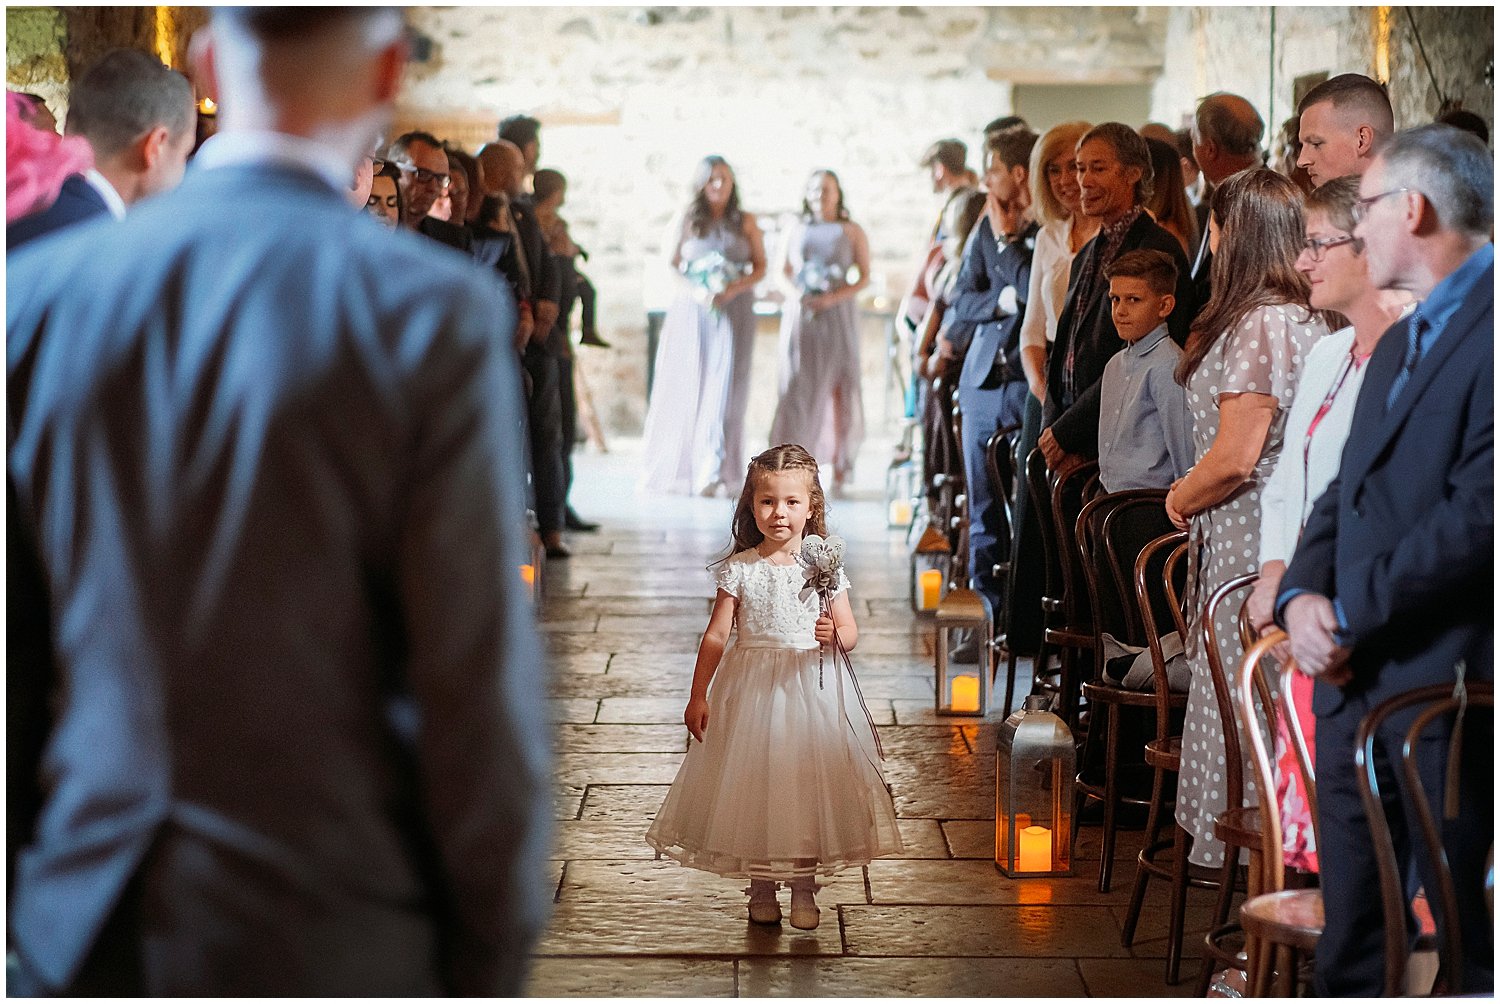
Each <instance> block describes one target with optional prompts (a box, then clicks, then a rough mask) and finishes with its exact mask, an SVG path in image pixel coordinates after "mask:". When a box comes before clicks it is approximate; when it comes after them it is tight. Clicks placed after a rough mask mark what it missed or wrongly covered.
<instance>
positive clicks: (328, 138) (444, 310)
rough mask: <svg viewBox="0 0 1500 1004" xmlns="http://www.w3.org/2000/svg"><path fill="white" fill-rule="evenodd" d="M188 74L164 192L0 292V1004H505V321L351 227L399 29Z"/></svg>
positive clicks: (531, 880) (534, 726) (522, 789)
mask: <svg viewBox="0 0 1500 1004" xmlns="http://www.w3.org/2000/svg"><path fill="white" fill-rule="evenodd" d="M195 50H196V51H197V57H198V59H199V65H200V69H199V74H198V79H199V80H200V81H203V82H206V83H207V84H208V86H209V87H210V88H211V93H213V95H214V97H216V98H217V99H218V100H219V104H220V108H221V109H222V111H221V113H220V116H221V128H220V131H219V134H218V135H217V136H216V137H214V138H213V139H211V140H210V141H209V142H208V143H206V144H205V145H204V147H203V149H202V150H201V151H200V153H199V155H198V158H197V159H196V161H195V164H194V167H193V170H192V171H191V172H190V174H189V177H188V178H187V180H186V181H185V182H184V183H183V185H182V186H181V187H180V188H179V189H178V190H177V191H176V192H174V193H172V194H170V195H166V196H163V197H161V198H160V199H156V200H152V201H151V202H149V203H146V204H144V205H142V206H141V207H139V208H138V209H137V210H136V211H135V212H134V213H133V214H132V215H131V216H130V217H129V218H127V219H126V220H125V221H123V222H119V223H114V222H110V223H108V224H104V225H96V224H84V225H81V226H79V227H78V228H76V230H75V232H73V233H72V234H67V235H62V236H60V237H59V238H58V239H57V240H55V241H53V242H49V245H48V247H47V249H46V250H47V253H46V255H45V256H41V255H39V254H38V255H33V254H32V253H31V252H30V251H29V250H25V249H23V250H22V251H21V252H18V253H17V254H16V255H14V256H12V258H11V261H10V262H9V275H8V294H9V295H8V299H7V304H6V310H7V324H8V344H7V349H8V357H7V361H8V374H9V385H8V386H9V392H10V394H9V414H8V419H9V422H8V431H9V455H8V474H9V483H8V488H9V490H10V493H11V506H10V516H11V525H10V529H11V537H10V550H11V555H10V558H9V565H10V570H11V582H10V583H9V587H10V588H9V590H8V592H9V594H10V610H11V614H12V616H11V621H10V623H11V628H10V635H9V638H8V642H9V656H10V659H9V665H8V687H7V692H8V697H9V703H10V707H9V710H8V716H9V718H10V725H11V731H12V733H13V734H12V736H11V738H10V741H9V743H8V746H9V753H10V758H9V771H10V776H9V788H10V795H11V806H12V808H13V809H14V808H15V807H16V806H18V805H20V806H23V807H24V806H30V807H32V808H33V809H34V814H33V815H32V816H31V818H27V819H23V820H20V821H17V820H15V819H12V820H11V846H10V847H9V848H8V851H9V852H10V858H11V864H12V869H13V879H12V882H11V884H10V903H9V906H10V912H9V945H10V948H11V960H10V961H11V965H10V979H9V981H8V987H7V989H8V991H9V992H10V993H12V994H23V993H24V994H46V993H56V994H82V993H99V994H146V995H270V996H290V995H317V996H323V995H350V996H366V995H369V996H385V995H408V994H424V995H428V994H441V993H451V994H465V995H483V996H496V995H513V994H517V993H519V992H520V991H521V990H522V988H523V982H524V977H525V974H526V969H527V958H528V955H529V953H530V950H531V948H532V945H533V943H534V940H535V938H536V936H537V934H538V932H539V930H540V928H541V925H542V923H543V920H544V918H545V910H546V903H547V901H548V898H549V894H548V893H547V891H546V888H545V881H546V875H545V859H546V857H547V842H548V837H549V833H548V829H549V827H548V824H547V822H546V820H547V817H549V816H550V799H549V796H548V783H547V782H548V778H547V767H548V763H547V759H548V758H547V752H546V746H547V741H546V736H545V734H544V730H545V727H546V725H545V722H546V714H545V712H544V710H543V701H542V697H543V694H544V692H545V689H546V681H545V680H544V678H543V673H544V670H543V663H542V659H541V654H540V651H539V646H538V643H537V639H536V635H535V633H534V629H533V626H532V613H531V610H530V607H529V604H528V602H527V600H526V597H525V594H524V592H523V587H522V584H521V582H520V579H519V576H518V574H517V572H516V569H517V566H518V565H520V564H521V563H522V562H524V561H525V557H524V552H523V545H522V542H523V539H524V534H525V529H526V528H525V523H524V505H523V499H522V495H523V491H524V481H523V470H524V464H523V462H522V457H521V451H520V437H518V436H517V435H516V434H515V429H517V428H518V427H519V426H520V423H521V406H520V400H519V398H520V381H519V376H518V372H517V368H516V365H515V363H514V359H513V355H514V353H513V352H512V350H511V348H510V346H509V344H508V335H509V330H508V328H509V324H508V323H506V324H502V325H501V327H503V328H505V329H507V330H505V331H503V332H502V333H501V334H502V336H504V337H497V336H496V325H497V321H496V319H497V318H507V319H510V320H511V321H512V322H513V318H514V307H513V305H512V303H511V302H510V298H509V295H508V293H507V292H506V291H504V290H503V289H502V287H501V284H500V283H499V282H498V281H497V280H495V279H494V278H493V277H492V275H491V273H488V272H485V271H482V270H479V269H477V268H476V267H475V266H474V265H473V264H472V263H471V262H470V261H468V260H467V259H466V258H464V257H463V256H461V255H459V254H457V253H453V252H449V251H446V250H444V249H440V248H434V247H433V246H432V244H431V243H430V242H429V241H427V240H426V238H423V237H421V236H419V235H414V234H409V233H393V232H391V231H388V230H387V229H385V228H384V227H382V226H380V225H379V224H378V223H377V222H376V221H374V220H372V219H370V218H368V217H367V216H365V215H364V214H362V213H358V212H355V211H354V210H352V209H350V207H349V206H348V203H347V202H346V201H345V199H344V194H343V193H344V190H345V189H347V187H348V179H349V176H350V174H351V172H352V170H353V167H354V164H355V162H356V160H357V159H358V158H359V157H360V156H361V155H362V154H364V152H365V151H366V150H367V149H368V148H369V145H370V143H371V141H372V140H373V139H374V136H375V134H376V133H377V132H378V131H379V130H380V129H381V128H382V127H383V126H384V125H385V124H386V123H387V122H388V121H389V118H390V115H391V109H392V103H393V101H394V98H395V95H396V91H397V88H398V86H399V80H400V75H401V71H402V66H403V64H404V61H405V43H404V41H403V25H402V19H401V17H400V14H399V12H397V11H395V10H391V9H374V8H221V9H218V10H216V11H215V13H214V18H213V22H212V24H211V26H210V28H209V29H208V34H207V39H206V43H205V44H203V45H201V46H200V45H196V44H195ZM105 226H107V227H109V228H110V229H109V231H108V242H109V247H110V254H108V255H100V254H99V245H100V242H101V239H102V238H103V236H104V227H105ZM18 612H20V613H22V614H29V616H28V617H27V618H26V620H25V622H24V623H18V617H17V616H16V615H17V613H18ZM17 723H25V724H27V725H29V728H25V729H17V728H16V725H17ZM18 844H19V846H17V845H18Z"/></svg>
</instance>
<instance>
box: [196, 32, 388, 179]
mask: <svg viewBox="0 0 1500 1004" xmlns="http://www.w3.org/2000/svg"><path fill="white" fill-rule="evenodd" d="M404 27H405V21H404V19H403V17H402V14H401V11H400V9H399V8H395V7H219V8H215V10H214V12H213V20H212V21H211V22H210V24H209V28H208V30H207V31H203V32H200V33H199V34H198V35H197V36H195V37H194V39H193V62H194V63H195V64H196V65H197V68H198V79H199V80H200V81H202V82H203V83H204V84H205V85H206V86H207V88H208V90H209V96H211V97H213V98H214V100H215V101H216V102H217V103H218V106H219V114H218V118H219V130H220V131H221V132H234V131H245V130H271V131H275V132H283V133H288V134H290V135H293V136H304V137H309V138H316V139H318V140H319V141H320V142H322V143H323V144H324V145H325V146H331V147H333V148H335V149H337V150H339V151H340V153H342V154H344V155H346V156H347V158H348V162H349V165H350V167H351V169H352V168H353V165H354V164H355V163H356V162H357V161H358V160H359V158H360V157H362V156H364V155H365V153H366V152H367V151H368V150H369V149H370V144H371V142H372V140H373V139H374V138H375V137H376V136H377V135H378V134H379V133H380V132H381V130H382V129H383V128H384V127H385V126H386V125H387V124H388V123H389V121H390V118H391V114H392V110H393V108H394V105H395V100H396V92H397V90H398V89H399V87H400V84H401V71H402V69H403V67H404V66H405V63H406V41H405V37H404Z"/></svg>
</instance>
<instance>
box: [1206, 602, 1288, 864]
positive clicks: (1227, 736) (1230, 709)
mask: <svg viewBox="0 0 1500 1004" xmlns="http://www.w3.org/2000/svg"><path fill="white" fill-rule="evenodd" d="M1257 578H1258V576H1256V575H1253V574H1251V575H1238V576H1235V577H1234V578H1232V579H1230V580H1229V581H1228V582H1225V583H1224V584H1223V585H1221V586H1220V587H1219V588H1218V589H1215V590H1214V591H1213V592H1212V593H1211V594H1210V595H1209V597H1208V602H1207V603H1205V604H1204V605H1203V615H1202V616H1203V629H1202V630H1203V643H1204V657H1205V661H1207V663H1208V673H1209V677H1210V679H1211V680H1212V681H1213V685H1214V699H1215V701H1216V702H1217V704H1218V706H1219V725H1220V728H1221V730H1222V731H1223V733H1224V799H1225V808H1227V809H1238V808H1240V807H1241V806H1243V805H1244V804H1245V760H1246V756H1245V750H1244V745H1243V743H1242V742H1241V734H1240V730H1239V729H1238V728H1237V727H1236V725H1235V723H1236V722H1237V721H1238V720H1239V719H1238V716H1237V715H1236V713H1235V710H1234V705H1235V701H1234V698H1233V697H1232V696H1231V689H1232V687H1233V683H1232V682H1231V681H1230V679H1229V677H1228V674H1226V673H1225V672H1224V661H1223V659H1221V658H1220V656H1219V632H1218V629H1217V628H1216V627H1215V626H1214V622H1215V621H1216V620H1217V614H1218V612H1219V610H1220V608H1222V607H1223V605H1224V604H1225V603H1229V602H1231V598H1232V597H1234V596H1235V595H1236V594H1237V593H1244V594H1246V595H1247V596H1248V594H1249V590H1250V588H1251V587H1252V586H1254V585H1255V580H1256V579H1257ZM1240 602H1241V603H1243V602H1244V598H1243V597H1241V599H1240ZM1261 686H1262V693H1261V695H1260V696H1261V698H1262V699H1263V700H1264V701H1266V702H1267V703H1269V702H1270V701H1271V693H1270V688H1269V687H1265V686H1264V684H1263V681H1262V682H1261ZM1273 791H1274V789H1273ZM1278 827H1279V824H1278ZM1278 832H1279V829H1278ZM1278 846H1280V845H1279V844H1278Z"/></svg>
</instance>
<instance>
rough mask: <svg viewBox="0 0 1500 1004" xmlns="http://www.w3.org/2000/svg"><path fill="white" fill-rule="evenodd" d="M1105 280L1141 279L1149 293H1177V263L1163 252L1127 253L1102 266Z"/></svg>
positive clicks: (1161, 294) (1164, 294) (1162, 294)
mask: <svg viewBox="0 0 1500 1004" xmlns="http://www.w3.org/2000/svg"><path fill="white" fill-rule="evenodd" d="M1104 278H1106V279H1143V280H1145V283H1146V285H1147V286H1148V287H1149V288H1150V290H1151V292H1153V293H1155V294H1156V295H1157V296H1167V295H1169V294H1171V293H1175V292H1176V291H1177V263H1176V262H1175V261H1173V260H1172V256H1171V255H1169V254H1167V253H1166V252H1165V251H1127V252H1125V253H1124V254H1122V255H1120V257H1118V258H1116V259H1115V260H1114V261H1112V262H1110V263H1109V264H1108V265H1106V266H1104Z"/></svg>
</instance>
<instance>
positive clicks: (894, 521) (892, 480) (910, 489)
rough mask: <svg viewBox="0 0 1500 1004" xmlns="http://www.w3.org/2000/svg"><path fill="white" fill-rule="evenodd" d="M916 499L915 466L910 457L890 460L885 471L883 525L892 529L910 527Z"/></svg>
mask: <svg viewBox="0 0 1500 1004" xmlns="http://www.w3.org/2000/svg"><path fill="white" fill-rule="evenodd" d="M916 499H917V468H916V465H915V464H914V463H913V462H912V460H911V458H910V457H908V458H906V459H904V460H892V461H891V466H890V467H887V468H886V471H885V525H886V526H888V527H891V528H893V529H894V528H896V527H902V526H911V519H912V513H913V512H915V511H916Z"/></svg>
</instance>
